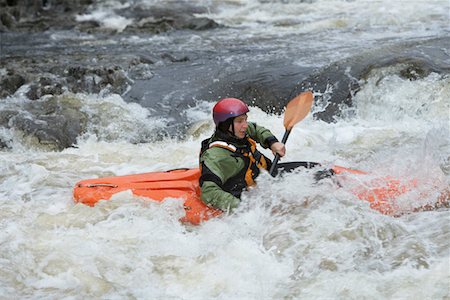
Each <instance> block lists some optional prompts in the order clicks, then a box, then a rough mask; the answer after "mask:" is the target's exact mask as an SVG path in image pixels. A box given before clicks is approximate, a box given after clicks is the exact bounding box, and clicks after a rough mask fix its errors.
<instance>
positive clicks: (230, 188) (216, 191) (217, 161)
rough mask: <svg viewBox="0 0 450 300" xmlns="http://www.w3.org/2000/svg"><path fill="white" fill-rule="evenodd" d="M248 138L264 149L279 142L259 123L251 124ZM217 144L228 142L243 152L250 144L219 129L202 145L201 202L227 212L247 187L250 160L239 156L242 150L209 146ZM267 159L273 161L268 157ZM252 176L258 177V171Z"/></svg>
mask: <svg viewBox="0 0 450 300" xmlns="http://www.w3.org/2000/svg"><path fill="white" fill-rule="evenodd" d="M247 136H248V137H249V138H251V139H253V140H254V141H256V142H257V143H259V144H261V145H262V147H263V148H269V147H270V146H271V145H272V144H273V143H275V142H278V140H277V139H276V137H275V136H274V135H273V134H272V133H271V132H270V131H269V130H268V129H266V128H264V127H262V126H258V125H256V123H249V124H248V128H247ZM216 141H223V142H226V143H227V144H229V145H232V146H234V147H236V148H237V149H239V151H243V152H245V151H247V150H246V149H249V148H248V144H249V143H248V142H247V139H246V138H245V139H237V138H234V137H232V136H231V135H230V134H226V133H223V132H221V131H219V130H216V132H215V133H214V134H213V135H212V136H211V137H210V138H209V139H206V140H204V141H203V142H202V151H201V153H200V167H201V170H202V174H201V178H200V184H201V199H202V201H203V202H204V203H205V204H206V205H208V206H211V207H214V208H217V209H220V210H222V211H228V210H232V209H234V208H236V207H237V206H238V205H239V202H240V195H241V192H242V191H243V190H244V189H245V188H246V187H247V184H246V182H245V173H246V171H247V167H248V165H249V159H248V158H247V159H246V158H245V157H243V156H242V155H239V154H238V152H239V151H237V152H234V151H232V150H228V149H226V148H222V147H209V145H210V144H211V143H213V142H216ZM257 152H258V151H257ZM239 153H240V152H239ZM258 153H259V152H258ZM265 159H266V161H270V160H269V159H268V158H265ZM252 174H253V175H254V177H256V176H257V175H258V174H259V170H257V171H256V172H254V173H253V172H252Z"/></svg>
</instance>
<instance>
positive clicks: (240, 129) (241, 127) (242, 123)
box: [229, 114, 248, 139]
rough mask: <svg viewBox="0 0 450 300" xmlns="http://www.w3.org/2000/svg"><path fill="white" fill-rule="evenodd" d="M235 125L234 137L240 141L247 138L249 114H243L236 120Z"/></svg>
mask: <svg viewBox="0 0 450 300" xmlns="http://www.w3.org/2000/svg"><path fill="white" fill-rule="evenodd" d="M233 125H234V135H235V136H236V137H237V138H239V139H243V138H244V137H245V133H246V131H247V127H248V122H247V114H243V115H240V116H238V117H236V118H234V120H233ZM229 130H230V131H231V130H232V128H231V126H230V128H229Z"/></svg>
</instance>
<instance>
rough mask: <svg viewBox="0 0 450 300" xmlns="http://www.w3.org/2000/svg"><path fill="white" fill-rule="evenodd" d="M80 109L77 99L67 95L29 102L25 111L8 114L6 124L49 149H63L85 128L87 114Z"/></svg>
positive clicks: (72, 143)
mask: <svg viewBox="0 0 450 300" xmlns="http://www.w3.org/2000/svg"><path fill="white" fill-rule="evenodd" d="M80 109H81V103H80V101H79V100H78V99H76V98H72V97H70V96H63V97H52V98H48V99H47V100H43V101H38V102H36V101H34V102H29V103H27V104H26V105H25V107H24V111H22V112H18V113H15V114H11V115H10V121H9V122H8V125H7V126H8V127H13V128H15V129H16V130H20V131H22V132H23V134H24V136H26V137H28V138H34V139H37V140H38V142H39V144H40V145H42V146H44V147H46V148H47V149H49V150H62V149H65V148H67V147H71V146H72V145H74V144H75V143H76V139H77V137H78V136H79V135H80V134H82V133H83V132H84V131H85V126H86V123H87V117H86V115H85V114H84V113H83V112H81V110H80ZM0 120H1V119H0Z"/></svg>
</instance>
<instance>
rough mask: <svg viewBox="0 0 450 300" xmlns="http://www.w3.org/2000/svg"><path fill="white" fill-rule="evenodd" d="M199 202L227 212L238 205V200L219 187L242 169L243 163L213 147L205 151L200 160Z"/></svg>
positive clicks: (227, 152) (228, 152)
mask: <svg viewBox="0 0 450 300" xmlns="http://www.w3.org/2000/svg"><path fill="white" fill-rule="evenodd" d="M200 163H201V164H202V174H201V176H202V180H203V183H202V185H201V187H200V188H201V200H202V201H203V202H204V203H205V204H206V205H208V206H212V207H214V208H217V209H220V210H222V211H228V210H232V209H234V208H236V207H237V206H238V205H239V202H240V199H239V198H237V197H235V196H233V195H232V194H230V193H228V192H226V191H224V190H223V189H222V188H221V186H222V185H223V184H224V183H225V182H226V181H227V180H228V179H229V178H231V177H233V176H235V175H236V174H237V173H238V172H239V171H240V170H241V169H242V168H244V163H243V161H240V160H237V159H236V158H235V157H232V156H231V152H230V151H228V150H225V149H221V148H218V147H214V148H211V149H208V150H206V151H205V152H204V153H203V155H202V157H201V159H200Z"/></svg>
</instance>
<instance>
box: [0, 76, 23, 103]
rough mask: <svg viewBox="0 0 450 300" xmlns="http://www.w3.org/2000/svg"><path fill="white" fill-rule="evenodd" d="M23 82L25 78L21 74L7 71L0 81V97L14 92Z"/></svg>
mask: <svg viewBox="0 0 450 300" xmlns="http://www.w3.org/2000/svg"><path fill="white" fill-rule="evenodd" d="M23 84H25V78H24V77H23V76H22V75H20V74H16V73H14V72H12V71H8V72H7V74H6V76H5V77H4V78H2V79H1V82H0V98H4V97H7V96H9V95H12V94H14V93H15V92H16V91H17V89H19V88H20V87H21V86H22V85H23Z"/></svg>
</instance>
